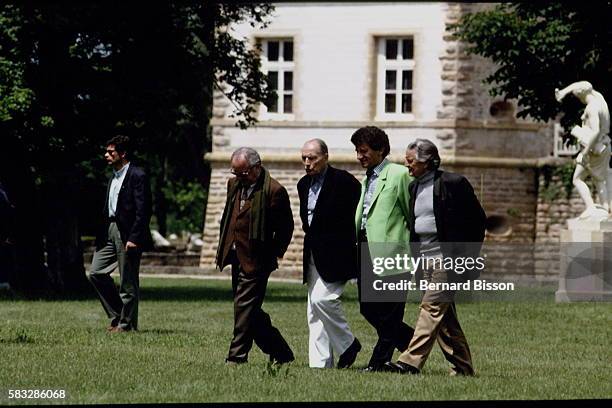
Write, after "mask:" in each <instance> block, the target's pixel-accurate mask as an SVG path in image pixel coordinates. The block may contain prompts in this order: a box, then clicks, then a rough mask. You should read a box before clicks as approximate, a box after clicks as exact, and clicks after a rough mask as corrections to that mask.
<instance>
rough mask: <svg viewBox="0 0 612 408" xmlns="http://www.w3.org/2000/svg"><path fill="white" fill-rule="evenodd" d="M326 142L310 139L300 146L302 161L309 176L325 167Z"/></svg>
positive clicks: (326, 158)
mask: <svg viewBox="0 0 612 408" xmlns="http://www.w3.org/2000/svg"><path fill="white" fill-rule="evenodd" d="M327 160H328V154H327V144H325V142H324V141H323V140H321V139H311V140H309V141H307V142H306V143H304V146H303V147H302V163H303V164H304V170H305V171H306V174H308V175H309V176H315V175H317V174H320V173H321V172H322V171H324V170H325V168H326V167H327Z"/></svg>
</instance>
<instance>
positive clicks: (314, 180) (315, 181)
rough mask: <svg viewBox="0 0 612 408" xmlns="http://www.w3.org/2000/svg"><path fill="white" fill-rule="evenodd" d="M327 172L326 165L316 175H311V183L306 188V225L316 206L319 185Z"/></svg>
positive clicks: (310, 219) (321, 184)
mask: <svg viewBox="0 0 612 408" xmlns="http://www.w3.org/2000/svg"><path fill="white" fill-rule="evenodd" d="M326 174H327V166H325V169H323V171H322V172H321V173H319V174H317V175H314V176H311V177H310V179H311V184H310V188H309V189H308V207H307V209H308V225H310V223H312V216H313V215H314V210H315V207H316V206H317V200H318V199H319V193H320V192H321V187H323V181H325V175H326Z"/></svg>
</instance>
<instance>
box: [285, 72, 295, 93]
mask: <svg viewBox="0 0 612 408" xmlns="http://www.w3.org/2000/svg"><path fill="white" fill-rule="evenodd" d="M283 85H284V88H283V89H284V90H285V91H293V72H291V71H285V75H284V81H283Z"/></svg>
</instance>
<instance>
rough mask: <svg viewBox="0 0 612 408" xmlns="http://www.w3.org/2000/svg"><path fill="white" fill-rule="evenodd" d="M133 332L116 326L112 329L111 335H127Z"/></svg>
mask: <svg viewBox="0 0 612 408" xmlns="http://www.w3.org/2000/svg"><path fill="white" fill-rule="evenodd" d="M129 331H131V330H129V329H124V328H123V327H120V326H115V327H113V328H112V330H110V333H127V332H129Z"/></svg>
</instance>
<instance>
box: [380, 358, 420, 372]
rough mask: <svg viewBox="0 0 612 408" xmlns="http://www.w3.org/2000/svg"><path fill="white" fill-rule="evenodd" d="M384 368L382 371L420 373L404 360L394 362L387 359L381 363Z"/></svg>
mask: <svg viewBox="0 0 612 408" xmlns="http://www.w3.org/2000/svg"><path fill="white" fill-rule="evenodd" d="M383 367H384V369H383V370H382V371H386V372H390V373H398V374H420V372H421V371H420V370H419V369H418V368H416V367H413V366H411V365H410V364H406V363H404V362H401V361H398V362H396V363H394V362H393V361H387V362H386V363H385V364H384V365H383Z"/></svg>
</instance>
